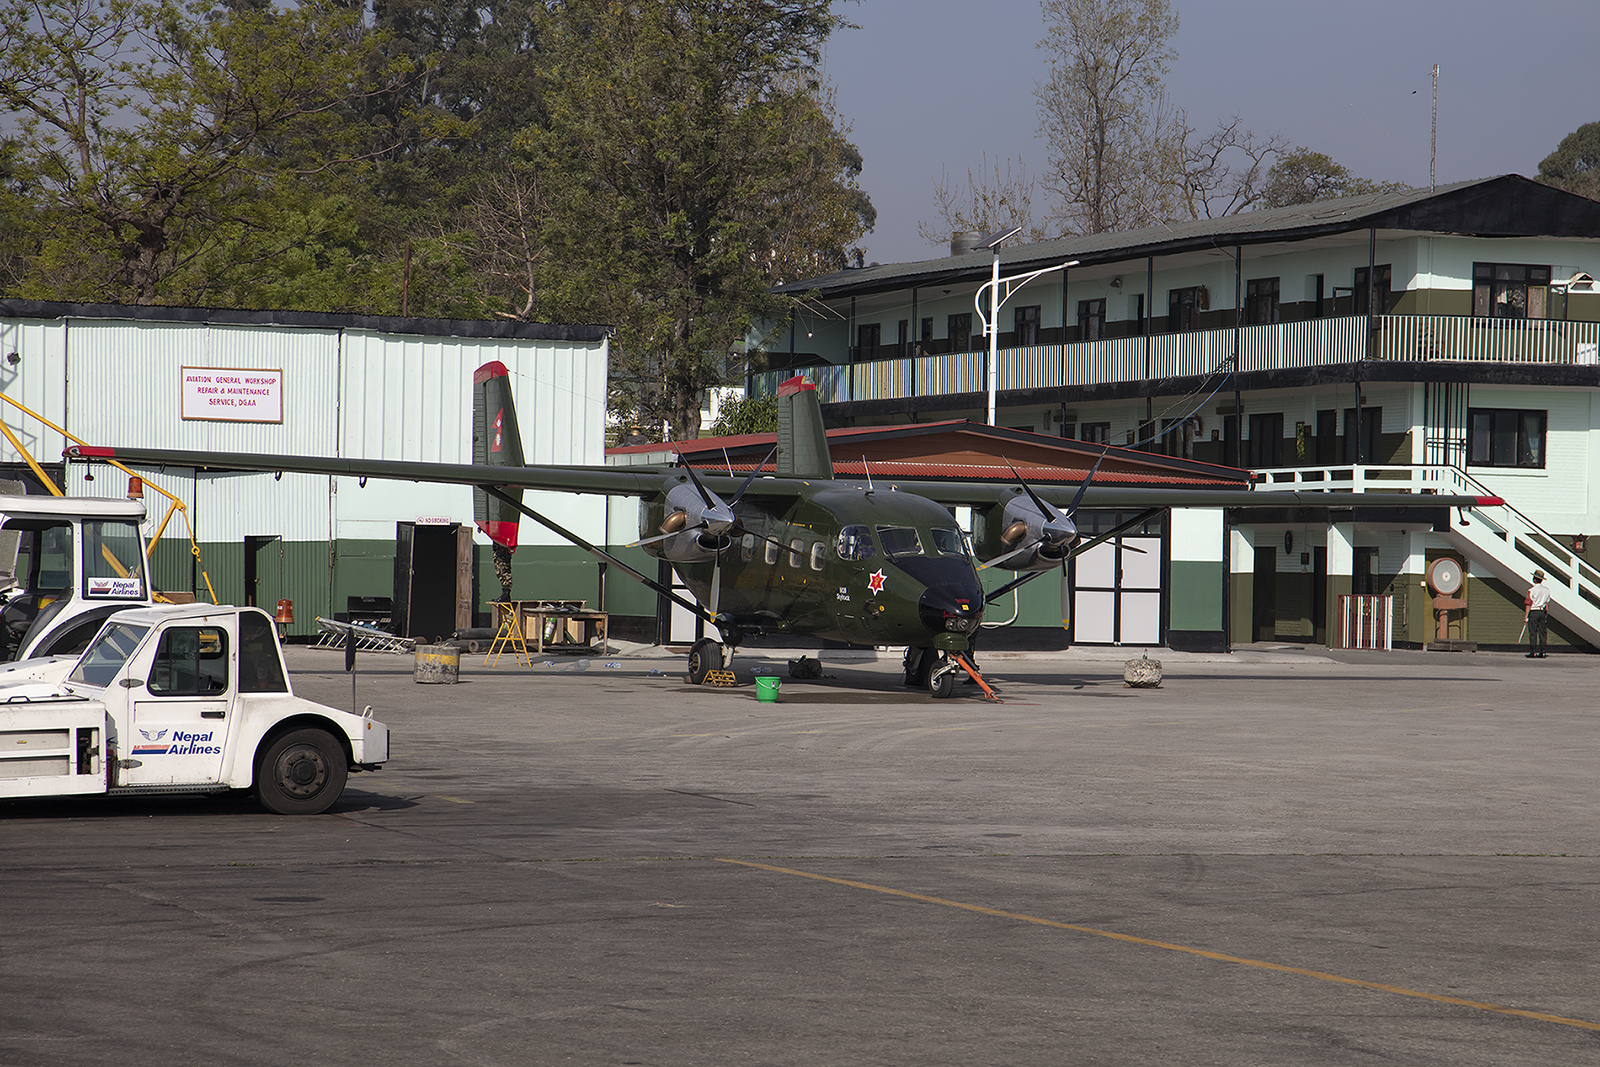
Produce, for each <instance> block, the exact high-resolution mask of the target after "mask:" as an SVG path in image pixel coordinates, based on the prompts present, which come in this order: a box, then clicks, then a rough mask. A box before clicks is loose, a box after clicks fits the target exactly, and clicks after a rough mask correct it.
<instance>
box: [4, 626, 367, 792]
mask: <svg viewBox="0 0 1600 1067" xmlns="http://www.w3.org/2000/svg"><path fill="white" fill-rule="evenodd" d="M370 712H371V709H370V708H369V709H368V710H367V713H366V714H362V715H355V714H352V713H350V712H346V711H338V710H336V709H334V708H330V707H325V706H323V705H321V704H316V703H313V702H312V701H309V700H305V699H302V698H301V697H297V696H295V695H294V692H293V690H291V689H290V686H289V676H288V672H287V671H286V670H285V669H284V664H283V656H282V650H281V649H280V647H279V644H278V638H277V634H276V632H275V631H274V629H273V620H272V619H271V617H269V616H268V615H267V614H266V613H265V612H264V611H261V610H260V609H258V608H238V607H230V606H226V605H216V604H182V605H165V606H158V607H146V608H133V609H129V610H126V611H122V612H119V613H118V614H117V615H116V616H115V617H114V618H113V619H111V620H110V621H108V622H107V623H106V624H105V626H104V628H103V629H102V630H101V631H100V632H99V634H98V635H97V636H96V637H95V639H94V641H93V643H91V644H90V646H89V648H88V650H87V651H85V652H84V653H83V655H82V657H80V658H79V659H78V660H77V663H76V665H75V666H74V667H73V668H72V671H71V673H69V674H68V675H67V676H66V679H65V681H63V682H60V683H59V684H52V683H50V682H31V683H27V682H25V683H21V684H17V685H12V686H7V687H5V688H3V689H0V797H43V796H65V795H73V794H92V793H105V794H111V795H137V794H149V793H211V792H223V791H226V790H230V789H250V790H253V791H254V792H255V793H256V795H257V796H258V797H259V798H260V800H261V803H262V805H263V806H265V807H266V808H267V809H268V810H269V811H273V812H277V813H278V814H281V815H314V814H317V813H319V812H323V811H326V810H328V808H329V807H331V806H332V805H333V803H334V802H335V801H336V800H338V799H339V796H340V794H341V793H343V792H344V787H345V780H346V777H347V776H348V775H349V773H350V772H352V771H367V770H377V769H378V768H379V767H380V766H381V765H382V764H383V763H384V762H385V761H387V760H388V758H389V729H388V727H387V726H385V725H384V724H383V723H381V722H378V721H377V720H375V719H373V718H372V716H371V713H370Z"/></svg>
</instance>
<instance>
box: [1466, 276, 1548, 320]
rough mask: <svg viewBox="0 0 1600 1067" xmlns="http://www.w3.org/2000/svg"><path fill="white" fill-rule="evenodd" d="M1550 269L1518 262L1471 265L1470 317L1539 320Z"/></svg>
mask: <svg viewBox="0 0 1600 1067" xmlns="http://www.w3.org/2000/svg"><path fill="white" fill-rule="evenodd" d="M1549 299H1550V268H1549V267H1530V266H1527V265H1525V264H1519V263H1474V264H1473V265H1472V314H1473V315H1474V316H1476V317H1477V318H1480V319H1542V318H1544V317H1545V315H1546V311H1545V308H1546V306H1547V304H1548V303H1549Z"/></svg>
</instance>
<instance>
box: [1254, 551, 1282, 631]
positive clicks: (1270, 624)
mask: <svg viewBox="0 0 1600 1067" xmlns="http://www.w3.org/2000/svg"><path fill="white" fill-rule="evenodd" d="M1252 584H1253V586H1254V594H1253V596H1252V597H1251V600H1252V604H1251V610H1250V617H1251V631H1252V633H1253V634H1254V635H1255V636H1254V639H1255V640H1257V641H1272V640H1275V639H1276V638H1277V635H1278V613H1277V605H1278V550H1277V549H1276V548H1273V547H1270V546H1269V547H1267V548H1257V549H1256V567H1255V576H1254V581H1253V583H1252Z"/></svg>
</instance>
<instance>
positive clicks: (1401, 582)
mask: <svg viewBox="0 0 1600 1067" xmlns="http://www.w3.org/2000/svg"><path fill="white" fill-rule="evenodd" d="M1405 551H1406V561H1405V563H1404V565H1402V566H1401V568H1400V578H1399V579H1398V581H1397V582H1396V585H1397V587H1398V588H1397V589H1396V596H1395V599H1396V600H1400V599H1401V598H1402V597H1403V598H1404V599H1405V608H1404V610H1405V616H1404V618H1405V620H1406V628H1405V631H1404V632H1397V633H1396V634H1395V643H1396V644H1398V643H1399V642H1401V641H1406V642H1408V643H1414V644H1427V643H1428V642H1429V641H1432V640H1433V637H1434V633H1433V612H1432V611H1431V610H1430V608H1431V607H1432V599H1431V598H1430V597H1429V596H1428V593H1427V576H1428V529H1427V527H1426V526H1424V527H1422V528H1421V529H1417V530H1411V529H1408V530H1406V531H1405ZM1393 610H1394V612H1395V614H1399V612H1400V610H1401V608H1400V605H1399V604H1396V605H1394V609H1393Z"/></svg>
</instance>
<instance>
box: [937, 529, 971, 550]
mask: <svg viewBox="0 0 1600 1067" xmlns="http://www.w3.org/2000/svg"><path fill="white" fill-rule="evenodd" d="M932 533H933V551H934V554H935V555H940V556H964V555H966V554H967V549H966V542H965V541H963V540H962V539H961V531H960V530H958V529H957V528H956V527H954V526H935V527H934V528H933V531H932Z"/></svg>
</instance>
